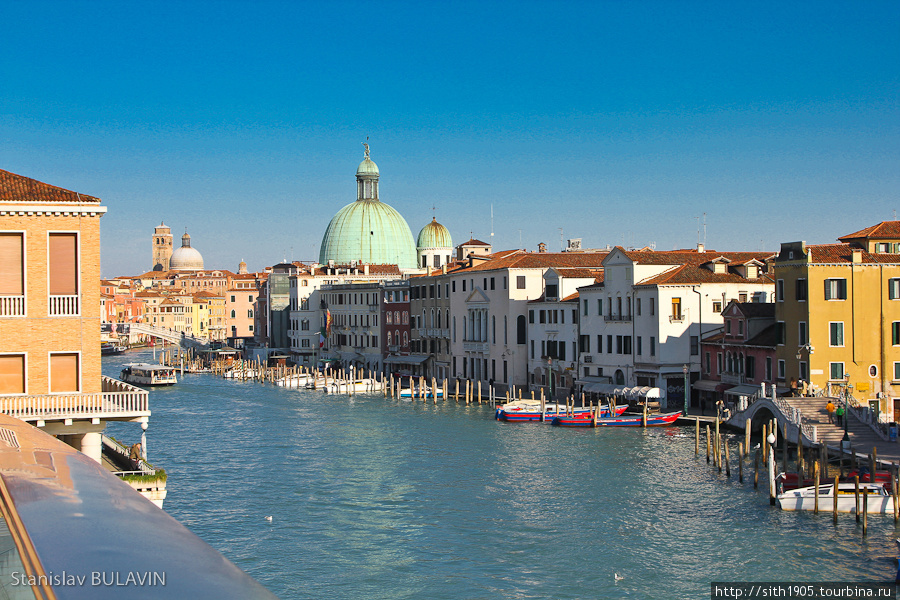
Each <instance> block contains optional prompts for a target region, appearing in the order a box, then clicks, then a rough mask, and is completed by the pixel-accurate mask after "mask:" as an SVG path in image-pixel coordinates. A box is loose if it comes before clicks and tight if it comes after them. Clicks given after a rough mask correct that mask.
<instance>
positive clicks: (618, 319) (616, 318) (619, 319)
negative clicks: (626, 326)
mask: <svg viewBox="0 0 900 600" xmlns="http://www.w3.org/2000/svg"><path fill="white" fill-rule="evenodd" d="M603 320H604V321H606V322H607V323H609V322H615V323H630V322H631V315H606V316H605V317H603Z"/></svg>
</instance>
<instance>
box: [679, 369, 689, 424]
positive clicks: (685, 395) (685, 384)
mask: <svg viewBox="0 0 900 600" xmlns="http://www.w3.org/2000/svg"><path fill="white" fill-rule="evenodd" d="M688 370H689V369H688V366H687V365H684V366H683V367H681V371H682V373H684V414H685V416H687V414H688V405H689V404H690V397H689V396H688Z"/></svg>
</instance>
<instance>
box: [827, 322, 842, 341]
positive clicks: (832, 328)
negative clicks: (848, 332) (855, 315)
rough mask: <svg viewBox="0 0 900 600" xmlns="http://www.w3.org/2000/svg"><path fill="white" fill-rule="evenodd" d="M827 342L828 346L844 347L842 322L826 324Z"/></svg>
mask: <svg viewBox="0 0 900 600" xmlns="http://www.w3.org/2000/svg"><path fill="white" fill-rule="evenodd" d="M828 340H829V341H828V344H829V345H830V346H843V345H844V324H843V323H842V322H838V323H829V324H828Z"/></svg>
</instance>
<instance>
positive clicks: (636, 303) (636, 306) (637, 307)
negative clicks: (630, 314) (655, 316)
mask: <svg viewBox="0 0 900 600" xmlns="http://www.w3.org/2000/svg"><path fill="white" fill-rule="evenodd" d="M634 309H635V314H637V316H641V299H640V298H635V299H634Z"/></svg>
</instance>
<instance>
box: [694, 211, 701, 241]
mask: <svg viewBox="0 0 900 600" xmlns="http://www.w3.org/2000/svg"><path fill="white" fill-rule="evenodd" d="M694 218H695V219H697V248H700V217H694Z"/></svg>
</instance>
